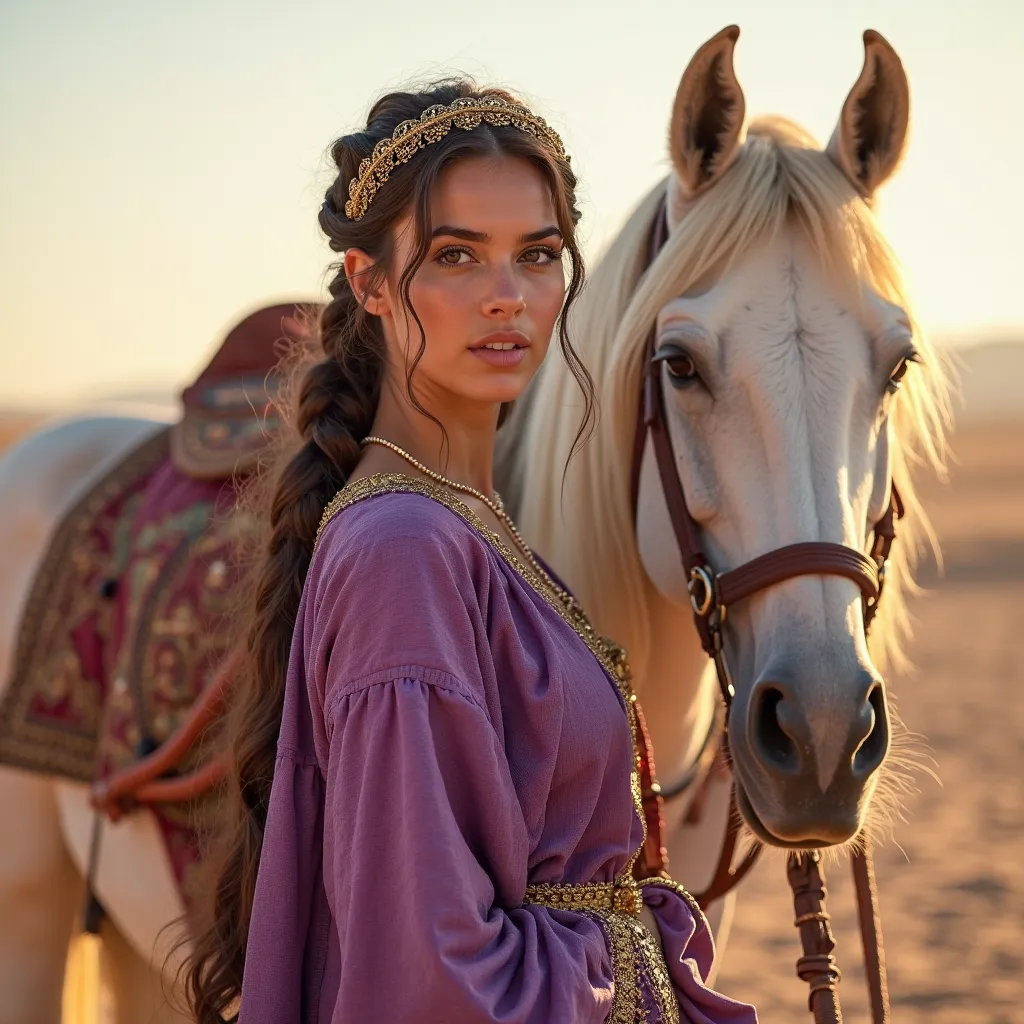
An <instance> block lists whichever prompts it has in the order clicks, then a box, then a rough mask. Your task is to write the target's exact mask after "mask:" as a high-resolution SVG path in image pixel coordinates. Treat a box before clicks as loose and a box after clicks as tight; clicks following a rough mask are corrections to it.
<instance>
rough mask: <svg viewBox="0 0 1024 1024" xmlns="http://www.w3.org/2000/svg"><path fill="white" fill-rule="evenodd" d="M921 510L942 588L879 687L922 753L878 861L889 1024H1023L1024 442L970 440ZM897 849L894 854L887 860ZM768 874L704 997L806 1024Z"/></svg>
mask: <svg viewBox="0 0 1024 1024" xmlns="http://www.w3.org/2000/svg"><path fill="white" fill-rule="evenodd" d="M955 451H956V453H957V456H958V458H959V460H960V465H959V466H958V467H954V472H953V476H952V484H951V486H950V487H948V488H942V487H939V486H935V487H930V488H928V490H927V491H926V492H925V493H926V497H927V501H928V504H927V507H928V508H929V510H930V512H931V514H932V518H933V520H934V522H935V525H936V527H937V528H938V531H939V534H940V538H941V540H942V544H943V549H944V553H945V563H946V564H945V573H944V576H941V577H940V576H938V575H937V574H935V573H929V574H926V575H927V576H928V577H929V578H928V591H929V592H928V593H926V594H924V595H922V596H921V597H919V598H917V599H916V601H915V604H914V607H913V610H914V614H915V617H916V619H917V629H916V638H915V641H914V643H913V646H912V648H911V651H910V653H911V655H912V657H913V660H914V661H915V663H916V671H914V672H913V673H905V674H902V675H900V676H898V677H895V678H893V679H891V680H890V687H891V690H890V692H892V693H894V694H895V695H896V699H897V701H898V704H899V709H900V713H901V715H902V717H903V719H904V722H905V723H906V724H907V726H908V727H909V728H910V729H911V730H912V731H914V732H917V733H921V734H923V736H924V737H925V739H926V740H927V743H928V745H929V746H930V748H931V751H932V755H933V757H934V759H935V761H936V770H937V773H938V775H939V778H940V779H941V786H940V785H939V784H938V783H936V782H935V781H934V780H932V779H929V778H927V777H922V778H920V779H919V788H920V791H919V793H917V794H916V795H915V796H912V797H911V798H909V799H908V801H907V818H908V820H907V822H906V823H905V824H901V825H900V826H899V827H898V828H897V829H896V833H895V839H896V843H889V844H888V845H886V846H885V847H883V848H882V849H880V850H878V852H877V870H878V881H879V889H880V902H881V910H882V923H883V929H884V936H885V947H886V954H887V964H888V972H889V989H890V994H891V997H892V1004H893V1007H892V1008H893V1018H894V1021H895V1022H896V1024H911V1022H925V1021H928V1022H932V1024H947V1022H948V1024H953V1022H957V1024H966V1022H978V1024H982V1022H984V1024H1010V1022H1011V1021H1012V1022H1020V1021H1024V943H1022V939H1024V788H1022V785H1021V776H1022V769H1024V426H1013V427H1002V428H999V427H990V428H985V429H978V428H975V429H972V430H971V431H970V432H967V433H963V434H961V435H960V436H958V438H957V439H956V442H955ZM896 844H898V845H896ZM828 879H829V883H830V884H829V889H830V896H829V900H828V906H829V911H830V912H831V914H832V916H833V923H834V931H835V933H836V936H837V940H838V948H837V955H838V958H839V964H840V967H841V968H842V970H843V975H844V977H843V981H842V984H841V985H840V990H841V994H842V999H843V1009H844V1014H845V1017H846V1019H847V1020H850V1021H867V1020H868V1019H869V1016H868V1009H867V1000H866V995H865V990H864V987H863V968H862V966H861V957H860V940H859V938H858V934H857V931H856V919H855V915H854V906H853V892H852V886H851V884H850V882H849V879H848V868H847V864H846V863H845V862H843V863H839V864H835V865H832V866H830V867H829V868H828ZM791 907H792V905H791V902H790V896H789V889H788V886H787V885H786V881H785V873H784V865H783V863H782V861H781V860H775V859H769V860H767V861H766V862H765V863H762V864H760V865H759V866H758V867H757V868H756V869H755V872H754V874H753V876H752V877H751V878H750V879H748V880H747V882H746V883H745V885H744V886H743V888H742V889H741V890H740V898H739V904H738V910H737V916H736V923H735V925H734V929H733V934H732V938H731V941H730V943H729V947H728V952H727V955H726V956H725V959H724V962H723V966H722V971H721V973H720V975H719V987H720V988H722V990H723V991H725V992H728V993H729V994H731V995H734V996H736V997H737V998H742V999H746V1000H749V1001H751V1002H753V1003H755V1005H756V1006H757V1007H758V1009H759V1013H760V1019H761V1021H762V1022H763V1024H782V1022H783V1021H786V1022H788V1021H801V1020H804V1019H806V1020H810V1017H809V1016H808V1015H807V1013H806V986H804V984H803V983H802V982H799V981H798V980H797V979H796V975H795V969H794V964H795V960H796V957H797V956H798V955H799V942H798V938H797V933H796V929H795V928H793V926H792V924H791V921H792V916H793V915H792V909H791Z"/></svg>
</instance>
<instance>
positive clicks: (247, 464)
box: [0, 303, 303, 902]
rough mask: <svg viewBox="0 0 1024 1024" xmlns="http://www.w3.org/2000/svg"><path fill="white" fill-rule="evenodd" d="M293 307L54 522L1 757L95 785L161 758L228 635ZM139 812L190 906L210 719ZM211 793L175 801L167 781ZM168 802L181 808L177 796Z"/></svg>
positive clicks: (241, 336) (218, 365)
mask: <svg viewBox="0 0 1024 1024" xmlns="http://www.w3.org/2000/svg"><path fill="white" fill-rule="evenodd" d="M300 316H301V313H300V309H299V307H298V305H297V304H296V303H285V304H280V305H274V306H270V307H267V308H264V309H260V310H258V311H257V312H255V313H253V314H252V315H250V316H248V317H246V318H245V319H244V320H242V321H241V322H240V323H239V324H238V325H237V326H235V327H234V328H233V329H232V330H231V331H230V332H229V333H228V335H227V337H226V338H225V339H224V341H223V343H222V344H221V346H220V347H219V349H218V350H217V352H216V354H215V355H214V357H213V359H212V360H211V361H210V363H209V365H208V366H207V367H206V368H205V369H204V370H203V372H202V373H201V374H200V376H199V378H198V379H197V380H196V381H195V382H194V383H193V384H191V385H190V386H189V387H187V388H186V389H185V390H184V392H183V393H182V396H181V399H182V407H183V411H182V415H181V418H180V419H179V420H178V421H177V422H176V423H174V424H173V425H172V426H171V427H170V428H169V429H163V430H160V431H158V432H157V433H156V434H155V435H153V436H151V437H150V438H149V439H148V440H146V441H145V442H144V443H143V444H142V445H140V446H139V447H138V448H136V449H135V450H134V451H132V452H130V453H129V454H128V455H127V456H126V457H125V458H124V459H123V460H122V461H121V462H120V464H119V465H117V466H116V467H115V468H114V469H112V470H111V471H110V472H108V473H107V474H106V475H105V476H104V478H103V479H102V480H100V481H98V482H97V483H95V484H94V485H93V487H92V488H91V489H90V490H89V492H88V493H87V494H86V495H85V496H84V497H83V498H82V499H81V500H80V501H79V502H78V503H77V504H76V505H75V506H74V507H73V508H72V509H71V511H70V512H69V513H67V515H66V516H65V517H64V518H63V520H62V521H61V523H60V524H59V526H58V528H57V530H56V533H55V535H54V537H53V539H52V541H51V543H50V546H49V548H48V550H47V553H46V555H45V557H44V559H43V562H42V564H41V566H40V567H39V569H38V571H37V575H36V578H35V580H34V582H33V584H32V588H31V591H30V594H29V598H28V602H27V604H26V606H25V610H24V612H23V615H22V620H21V623H20V626H19V633H18V642H17V646H16V653H15V662H14V674H13V678H12V680H11V685H10V686H9V687H8V690H7V693H6V695H5V697H4V700H3V702H2V704H0V762H3V763H6V764H10V765H14V766H16V767H19V768H23V769H28V770H30V771H36V772H41V773H44V774H46V775H51V776H52V775H56V776H60V777H63V778H67V779H72V780H75V781H80V782H87V783H91V784H94V785H96V784H97V783H98V784H99V786H100V787H102V786H103V785H104V784H105V782H106V781H107V780H111V779H116V778H119V777H122V776H123V775H124V774H125V773H126V772H131V771H132V770H133V767H134V766H137V765H138V764H140V763H144V762H146V761H147V760H151V759H152V758H153V757H154V756H156V755H157V754H158V753H159V752H160V751H162V750H164V749H165V748H166V747H167V745H168V743H169V741H171V740H172V739H173V737H174V736H175V734H176V733H177V732H178V731H180V728H181V726H182V724H183V723H184V722H185V721H187V720H188V719H189V717H190V715H193V705H195V704H196V702H197V701H199V700H200V698H201V696H202V695H203V694H206V693H208V692H209V691H210V688H211V683H212V682H213V681H215V680H216V679H217V677H218V674H222V673H223V669H224V666H225V664H226V662H228V661H229V660H230V659H229V654H230V648H231V646H232V643H233V641H234V640H235V637H236V634H237V627H235V628H232V626H233V623H232V617H233V615H234V614H235V610H236V608H237V604H238V601H237V589H238V584H239V581H240V577H241V570H240V564H239V558H238V552H239V545H240V543H241V542H243V541H245V539H246V538H247V537H249V536H251V530H252V529H253V522H252V519H251V517H248V516H247V515H245V514H244V511H243V512H238V513H236V503H237V500H238V495H239V489H240V488H241V487H242V486H244V482H245V480H246V478H247V477H248V476H250V475H251V473H252V472H253V470H254V469H256V468H257V466H258V465H259V463H260V460H261V458H263V457H264V455H265V454H266V452H267V450H268V447H269V445H270V444H271V443H272V440H273V437H274V435H275V433H276V431H277V429H278V426H279V422H278V418H277V415H276V411H275V405H274V396H275V394H276V392H277V389H278V386H279V384H280V382H281V375H280V373H279V372H277V370H276V369H275V368H276V367H277V364H278V363H279V361H280V358H281V355H282V351H283V346H284V345H286V344H295V343H298V342H300V341H301V339H302V337H303V331H302V327H301V320H300ZM209 724H210V725H212V728H210V729H209V730H207V734H206V735H205V736H204V737H203V741H202V742H199V743H194V744H192V745H190V747H189V748H188V749H187V750H183V751H182V756H181V757H180V758H179V759H178V760H177V762H176V763H175V766H174V770H173V773H172V777H171V778H170V779H166V778H165V779H164V780H163V781H162V783H161V784H162V785H163V786H165V787H168V786H170V787H171V788H170V790H169V791H168V792H167V793H165V794H164V796H166V797H167V799H161V800H160V801H159V802H154V803H152V804H149V806H151V808H152V810H153V812H154V814H155V815H156V817H157V821H158V822H159V825H160V828H161V831H162V833H163V836H164V839H165V842H166V844H167V849H168V853H169V854H170V860H171V863H172V865H173V867H174V871H175V876H176V879H177V881H178V884H179V887H180V888H181V890H182V894H183V896H184V897H185V898H186V902H188V897H189V890H190V888H191V886H190V885H189V877H190V875H191V871H192V868H193V867H194V865H195V864H196V862H197V861H198V859H199V837H200V834H201V832H202V830H203V828H204V819H205V817H206V813H205V812H209V811H210V810H212V807H213V804H214V801H213V800H211V799H210V798H209V795H208V794H207V795H199V796H196V792H199V791H201V790H204V789H206V790H208V789H209V784H211V783H213V782H215V781H216V776H217V770H216V765H215V762H214V760H213V759H212V758H211V754H210V751H211V749H212V748H213V747H214V746H215V742H216V732H217V726H216V724H215V723H214V720H213V719H212V718H211V720H210V723H209ZM204 771H205V773H206V777H205V782H206V785H204V786H199V787H192V790H193V791H192V792H189V791H188V790H182V791H181V792H178V793H175V791H174V789H173V786H174V779H175V778H178V779H180V778H183V777H188V776H190V775H194V774H195V773H199V774H200V776H202V774H203V772H204ZM176 796H177V797H178V799H175V797H176Z"/></svg>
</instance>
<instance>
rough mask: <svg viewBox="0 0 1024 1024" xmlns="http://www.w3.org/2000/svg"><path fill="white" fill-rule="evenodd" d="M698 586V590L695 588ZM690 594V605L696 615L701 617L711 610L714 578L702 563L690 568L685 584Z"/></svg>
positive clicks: (713, 600)
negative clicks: (688, 577)
mask: <svg viewBox="0 0 1024 1024" xmlns="http://www.w3.org/2000/svg"><path fill="white" fill-rule="evenodd" d="M698 587H699V588H700V590H699V592H698V589H697V588H698ZM686 589H687V591H688V592H689V594H690V605H691V606H692V607H693V611H694V613H695V614H696V615H699V616H701V618H703V617H704V616H705V615H707V614H708V612H710V611H711V609H712V607H713V606H714V603H715V579H714V577H713V576H712V575H711V572H710V570H708V569H706V568H704V566H702V565H695V566H694V567H693V568H692V569H691V570H690V579H689V581H688V582H687V584H686Z"/></svg>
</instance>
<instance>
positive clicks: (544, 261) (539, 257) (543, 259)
mask: <svg viewBox="0 0 1024 1024" xmlns="http://www.w3.org/2000/svg"><path fill="white" fill-rule="evenodd" d="M561 256H562V253H561V252H560V251H556V250H555V249H549V248H548V247H547V246H540V247H539V248H537V249H527V251H526V252H524V253H523V255H522V256H520V257H519V258H520V260H521V261H522V262H523V263H529V264H532V265H533V266H535V267H544V266H547V265H548V264H549V263H554V262H555V260H558V259H561Z"/></svg>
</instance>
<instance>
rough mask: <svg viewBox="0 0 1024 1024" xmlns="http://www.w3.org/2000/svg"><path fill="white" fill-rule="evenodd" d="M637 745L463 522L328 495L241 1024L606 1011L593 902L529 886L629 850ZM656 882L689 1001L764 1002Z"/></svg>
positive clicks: (567, 648) (617, 864)
mask: <svg viewBox="0 0 1024 1024" xmlns="http://www.w3.org/2000/svg"><path fill="white" fill-rule="evenodd" d="M630 759H631V740H630V735H629V728H628V726H627V723H626V717H625V714H624V710H623V704H622V698H621V696H620V695H619V692H618V690H617V689H616V687H615V685H614V683H613V682H612V680H611V679H610V677H609V676H608V675H607V674H606V673H605V672H604V670H603V669H602V668H601V666H600V664H599V663H598V661H597V660H596V658H595V657H594V656H593V655H592V654H591V652H590V651H589V649H588V648H587V647H586V645H585V644H584V643H583V641H582V640H581V639H580V638H579V637H578V636H577V634H576V633H575V632H574V631H573V630H572V628H571V627H570V626H569V625H568V624H567V623H566V622H565V621H563V619H562V618H561V617H560V616H559V614H558V613H557V612H555V611H554V610H553V609H552V608H551V606H550V605H549V604H548V603H547V602H546V601H545V600H544V598H543V597H542V596H541V595H540V594H538V593H537V592H536V591H535V590H533V589H532V588H531V587H530V586H529V585H528V584H527V582H526V581H525V580H524V579H523V577H521V576H520V575H519V574H518V573H517V572H516V570H515V569H514V568H513V567H512V566H511V565H510V564H509V563H508V562H507V561H505V559H504V558H503V557H502V556H501V554H500V553H499V552H498V551H497V550H496V549H495V548H494V547H493V546H492V545H491V544H490V543H489V542H488V541H487V540H486V539H485V538H484V537H483V536H482V535H481V534H480V533H478V532H477V531H476V530H474V529H473V528H472V527H471V526H470V525H469V524H468V523H467V522H465V521H464V520H463V519H461V518H460V517H459V516H457V515H456V514H455V513H453V512H452V511H450V510H449V509H447V508H445V507H444V506H443V505H441V504H439V503H437V502H435V501H433V500H431V499H430V498H429V497H426V496H424V495H421V494H407V493H406V494H384V495H378V496H374V497H369V498H366V499H364V500H362V501H360V502H358V503H357V504H355V505H352V506H350V507H349V508H347V509H345V510H343V511H342V512H340V513H339V514H337V515H336V516H335V518H334V519H333V520H332V521H331V522H330V524H329V525H328V527H327V528H326V530H325V532H324V535H323V538H322V540H321V543H320V545H319V547H318V549H317V552H316V554H315V556H314V558H313V563H312V565H311V567H310V572H309V576H308V578H307V582H306V587H305V592H304V596H303V601H302V605H301V608H300V612H299V617H298V622H297V624H296V632H295V643H294V646H293V651H292V658H291V664H290V668H289V673H288V679H287V687H286V695H285V707H284V716H283V720H282V724H281V733H280V740H279V745H278V756H277V767H276V771H275V776H274V783H273V790H272V795H271V800H270V808H269V816H268V821H267V828H266V834H265V838H264V844H263V854H262V859H261V863H260V870H259V878H258V882H257V889H256V898H255V905H254V907H253V915H252V922H251V928H250V934H249V946H248V955H247V960H246V968H245V980H244V984H243V988H242V1007H241V1015H240V1022H241V1024H327V1022H332V1024H340V1022H345V1024H348V1022H368V1021H387V1022H390V1024H402V1022H413V1021H415V1022H419V1024H435V1022H436V1024H441V1022H444V1024H463V1022H465V1024H478V1022H479V1024H483V1022H487V1021H501V1022H504V1024H541V1022H566V1024H568V1022H573V1024H599V1022H601V1021H604V1020H606V1019H607V1017H608V1015H609V1012H610V1010H611V1007H612V999H613V992H614V984H615V979H614V972H613V965H612V957H611V954H610V951H609V943H608V939H607V937H606V932H605V930H604V928H603V927H602V923H601V921H599V920H597V919H595V918H594V917H592V916H587V915H586V914H583V913H576V912H569V911H556V910H551V909H547V908H545V907H542V906H538V905H533V904H527V905H523V897H524V893H525V889H526V886H527V885H528V884H536V883H545V882H547V883H551V882H574V883H575V882H588V881H611V880H612V879H613V878H615V877H616V875H618V874H619V873H621V872H622V871H623V870H624V868H625V867H626V865H627V863H628V860H629V857H630V854H631V853H632V851H633V850H635V849H636V847H637V846H638V845H639V843H640V841H641V837H642V834H643V833H642V825H641V823H640V821H639V819H638V817H637V815H636V813H635V811H634V808H633V803H632V799H631V796H630V789H629V775H630ZM648 902H649V903H650V905H651V906H652V909H653V912H654V914H655V916H656V918H657V920H658V922H659V929H660V931H661V935H662V941H663V944H664V948H665V952H666V955H667V959H668V964H669V970H670V973H671V976H672V980H673V984H674V986H675V989H676V992H677V996H678V999H679V1003H680V1008H681V1014H682V1019H683V1020H690V1021H699V1022H706V1024H711V1022H714V1024H718V1022H730V1024H731V1022H741V1021H742V1022H753V1021H755V1020H756V1017H755V1014H754V1012H753V1010H752V1009H751V1008H750V1007H748V1006H745V1005H743V1004H740V1003H736V1002H733V1001H731V1000H728V999H726V998H724V997H723V996H720V995H718V994H716V993H714V992H711V991H710V990H708V989H707V988H706V987H705V986H704V983H703V979H704V978H706V977H707V973H708V971H709V969H710V967H711V962H712V959H713V956H714V950H713V945H712V941H711V937H710V933H709V932H708V930H707V926H706V923H705V922H704V921H703V919H699V920H695V918H694V915H693V913H692V912H691V910H690V907H689V905H688V904H687V903H686V901H685V900H683V899H682V898H681V897H680V896H679V895H677V894H676V893H674V892H671V891H669V890H664V889H660V890H652V891H651V892H650V894H649V896H648ZM656 1020H657V1018H655V1017H652V1018H651V1021H652V1024H656Z"/></svg>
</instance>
